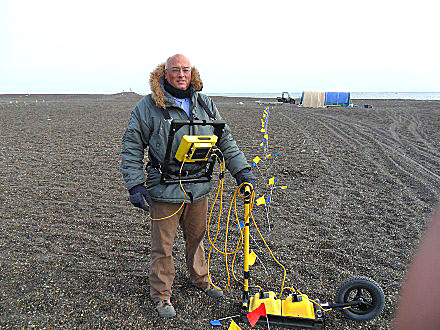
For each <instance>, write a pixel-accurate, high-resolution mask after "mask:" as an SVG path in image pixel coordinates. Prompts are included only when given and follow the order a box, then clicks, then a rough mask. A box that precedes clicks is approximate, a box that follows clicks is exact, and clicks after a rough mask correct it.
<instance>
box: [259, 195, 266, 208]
mask: <svg viewBox="0 0 440 330" xmlns="http://www.w3.org/2000/svg"><path fill="white" fill-rule="evenodd" d="M263 204H266V198H264V196H261V197H260V198H258V199H257V206H258V205H263Z"/></svg>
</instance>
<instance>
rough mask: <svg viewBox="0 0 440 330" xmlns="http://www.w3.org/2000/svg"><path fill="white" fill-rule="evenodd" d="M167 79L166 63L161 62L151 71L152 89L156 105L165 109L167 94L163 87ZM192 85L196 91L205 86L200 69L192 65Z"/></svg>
mask: <svg viewBox="0 0 440 330" xmlns="http://www.w3.org/2000/svg"><path fill="white" fill-rule="evenodd" d="M164 79H165V63H162V64H159V65H158V66H157V67H156V69H155V70H154V71H153V72H151V73H150V89H151V96H152V97H153V100H154V102H156V105H157V106H158V107H159V108H161V109H165V108H166V105H165V95H164V89H163V80H164ZM191 86H192V88H193V90H194V92H200V91H201V90H202V88H203V82H202V79H200V74H199V71H198V70H197V69H196V68H195V67H192V70H191Z"/></svg>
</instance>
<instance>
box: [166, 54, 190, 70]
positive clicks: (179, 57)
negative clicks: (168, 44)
mask: <svg viewBox="0 0 440 330" xmlns="http://www.w3.org/2000/svg"><path fill="white" fill-rule="evenodd" d="M176 61H185V62H187V63H188V64H189V66H191V63H190V61H189V59H188V58H187V57H186V56H185V55H182V54H176V55H173V56H170V57H168V59H167V61H166V62H165V70H166V69H168V68H171V66H172V65H173V63H174V62H176Z"/></svg>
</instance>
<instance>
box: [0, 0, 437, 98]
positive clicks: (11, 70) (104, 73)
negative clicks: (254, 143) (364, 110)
mask: <svg viewBox="0 0 440 330" xmlns="http://www.w3.org/2000/svg"><path fill="white" fill-rule="evenodd" d="M439 9H440V2H438V1H431V0H430V1H425V0H418V1H394V0H391V1H387V0H381V1H377V0H369V1H342V0H336V1H312V0H308V1H306V0H302V1H276V0H268V1H256V0H254V1H240V0H235V1H207V0H205V1H191V0H188V1H170V0H167V1H158V0H156V1H147V0H143V1H130V0H126V1H112V0H106V1H94V0H75V1H63V0H29V1H25V0H0V47H1V48H0V49H1V51H0V94H3V93H117V92H121V91H123V90H125V91H128V90H130V88H131V89H132V90H133V91H134V92H137V93H140V94H147V93H149V91H150V90H149V86H148V79H149V73H150V72H151V71H152V70H153V69H154V68H155V67H156V65H158V64H159V63H162V62H164V61H165V60H166V59H167V57H168V56H170V55H173V54H176V53H183V54H185V55H186V56H187V57H188V58H189V59H190V60H191V62H192V64H193V65H194V66H196V67H197V68H198V69H199V71H200V74H201V77H202V80H203V82H204V92H207V93H223V92H224V93H233V92H236V93H249V92H256V93H262V92H281V91H291V92H301V91H303V90H308V89H315V90H323V91H351V92H355V91H414V92H420V91H431V92H438V91H440V46H439V39H440V37H439V32H440V19H439V13H440V10H439Z"/></svg>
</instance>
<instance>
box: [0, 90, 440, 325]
mask: <svg viewBox="0 0 440 330" xmlns="http://www.w3.org/2000/svg"><path fill="white" fill-rule="evenodd" d="M140 98H141V96H140V95H137V94H135V93H119V94H114V95H0V268H1V272H0V328H1V329H30V328H35V329H49V328H50V329H122V328H124V329H210V328H211V327H210V324H209V320H212V319H219V318H223V317H227V316H232V315H236V314H237V313H238V312H239V308H240V302H241V290H242V289H241V285H240V284H239V283H238V282H235V281H234V280H231V289H230V290H228V291H227V292H226V294H225V297H224V298H222V299H221V300H219V301H216V300H213V299H211V298H208V297H207V296H205V295H204V294H203V293H201V292H199V291H197V290H196V289H194V288H193V287H192V286H191V285H190V284H189V282H188V274H187V272H186V268H185V258H184V255H183V251H184V249H183V237H182V235H181V233H180V232H179V234H178V236H177V239H176V240H177V241H176V244H175V263H176V270H177V276H176V279H175V283H174V288H173V297H172V302H173V304H174V306H175V308H176V311H177V316H176V317H175V318H173V319H170V320H162V319H160V318H159V317H158V316H157V313H156V312H155V310H154V305H153V303H152V302H151V301H150V300H149V294H148V293H149V284H148V269H149V252H150V244H149V241H150V230H149V229H150V224H149V220H148V218H147V216H146V214H144V213H143V211H140V210H138V209H135V208H134V207H132V206H131V204H130V203H129V202H128V200H127V199H128V198H127V197H128V196H127V192H126V191H125V188H124V184H123V180H122V176H121V175H120V173H119V171H118V167H119V152H120V147H121V140H122V136H123V133H124V131H125V128H126V126H127V122H128V119H129V116H130V112H131V109H132V107H133V106H134V105H135V104H136V103H137V102H138V101H139V99H140ZM213 99H214V101H215V103H216V105H217V107H218V108H219V110H220V112H221V114H222V116H223V118H224V119H225V120H226V122H227V123H228V124H229V126H230V127H231V130H232V132H233V135H234V137H235V139H236V141H237V144H238V145H239V147H240V148H241V150H242V151H243V152H244V153H245V154H246V156H247V159H248V161H249V162H252V159H253V158H254V157H256V156H259V157H260V158H262V159H263V160H262V161H260V162H259V163H258V167H253V171H254V173H255V175H256V176H257V188H256V194H257V197H261V196H263V195H264V196H265V197H267V196H271V202H270V204H269V208H267V205H266V207H265V206H264V205H262V206H254V208H253V215H254V217H255V221H256V222H257V224H258V226H259V228H260V230H261V232H262V234H263V235H264V238H265V239H266V241H267V242H268V244H269V246H270V248H271V249H272V251H273V253H274V255H275V256H276V257H277V258H278V260H279V261H280V262H281V263H282V264H283V265H284V266H285V267H286V269H287V279H286V286H288V287H296V288H298V289H300V290H301V291H302V292H304V293H306V294H308V295H310V296H311V297H313V298H319V300H320V301H324V302H325V301H333V300H334V296H335V292H336V290H337V288H338V286H339V284H340V283H341V282H342V281H343V280H344V279H346V278H349V277H351V276H358V275H362V276H368V277H370V278H372V279H373V280H375V281H376V282H377V283H379V284H380V285H381V286H382V288H383V290H384V293H385V307H384V310H383V311H382V313H381V314H380V315H379V317H378V318H376V319H374V320H371V321H368V322H356V321H352V320H348V319H345V318H344V317H343V316H342V315H341V314H340V313H338V312H330V313H327V314H326V329H390V328H391V324H392V320H393V316H394V312H395V308H396V305H397V302H398V298H399V291H400V288H401V286H402V283H403V280H404V277H405V274H406V271H407V268H408V266H409V264H410V262H411V258H412V255H413V253H414V251H415V249H416V248H417V246H418V244H419V242H420V239H421V238H422V237H423V233H424V230H425V229H426V226H427V225H428V224H429V221H430V218H431V215H432V213H433V212H434V210H435V209H436V207H437V204H438V201H439V198H440V101H416V100H353V103H354V107H353V108H342V107H330V108H325V109H312V108H302V107H299V106H297V105H290V104H276V102H275V100H274V99H252V98H233V97H214V98H213ZM365 105H368V107H365ZM265 109H267V110H268V111H270V114H269V117H268V121H267V122H268V126H267V128H268V132H267V134H268V135H269V143H268V144H267V146H268V150H267V153H266V151H264V150H263V149H262V148H261V147H260V143H261V141H262V137H263V134H264V133H262V132H260V129H261V118H262V115H263V111H264V110H265ZM268 153H270V154H271V155H272V156H271V157H269V158H266V157H265V156H266V155H267V154H268ZM275 153H278V156H275ZM271 177H274V178H276V179H277V183H276V186H275V188H274V189H273V190H271V187H270V186H268V184H267V180H268V178H271ZM281 186H287V188H286V189H281ZM234 189H235V181H234V180H233V178H232V177H231V176H230V174H229V173H228V174H227V175H226V179H225V191H224V202H223V204H224V205H223V208H224V209H225V210H224V218H226V215H227V214H226V213H227V208H228V207H229V203H230V200H231V197H232V194H233V191H234ZM214 197H215V189H213V190H212V195H211V198H214ZM238 204H239V211H241V210H242V208H241V206H242V203H241V201H240V202H239V203H238ZM216 210H218V205H217V206H216ZM216 221H217V220H216V219H213V222H215V223H216ZM225 226H226V222H225V221H222V223H221V228H222V229H225V228H226V227H225ZM213 230H214V229H213ZM231 231H232V230H231ZM211 232H213V231H211ZM231 235H232V236H231V237H232V238H234V237H237V235H235V234H234V233H231ZM234 235H235V236H234ZM251 238H252V239H251V248H252V249H254V251H255V252H256V253H257V255H258V257H259V258H258V260H257V262H256V263H255V265H254V266H253V267H252V269H251V280H250V282H251V284H252V285H260V286H263V287H264V288H265V289H266V290H273V291H276V292H279V290H280V286H281V281H282V278H283V271H282V269H281V268H280V267H279V266H278V265H277V263H275V262H274V261H273V260H272V258H271V256H270V255H269V253H268V252H267V250H265V248H264V244H263V243H262V242H261V239H259V237H258V234H257V232H256V231H253V229H252V227H251ZM206 247H207V252H208V250H209V242H208V240H206ZM229 248H230V249H233V242H232V243H231V245H230V247H229ZM237 258H238V259H237V261H236V263H237V264H236V276H237V277H238V278H239V279H241V278H242V269H241V268H240V267H242V266H241V265H242V257H241V256H238V257H237ZM211 273H212V278H213V280H214V283H216V284H218V285H220V286H222V287H224V286H225V285H226V280H227V278H226V271H225V267H224V264H223V257H222V256H220V255H219V254H216V255H213V256H212V262H211ZM223 324H224V325H223V327H222V328H223V329H227V328H228V326H229V322H228V321H225V322H223ZM240 326H241V327H242V329H250V326H248V325H245V324H240ZM257 328H260V329H266V328H267V327H266V326H264V325H258V326H257ZM271 329H276V327H271Z"/></svg>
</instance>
